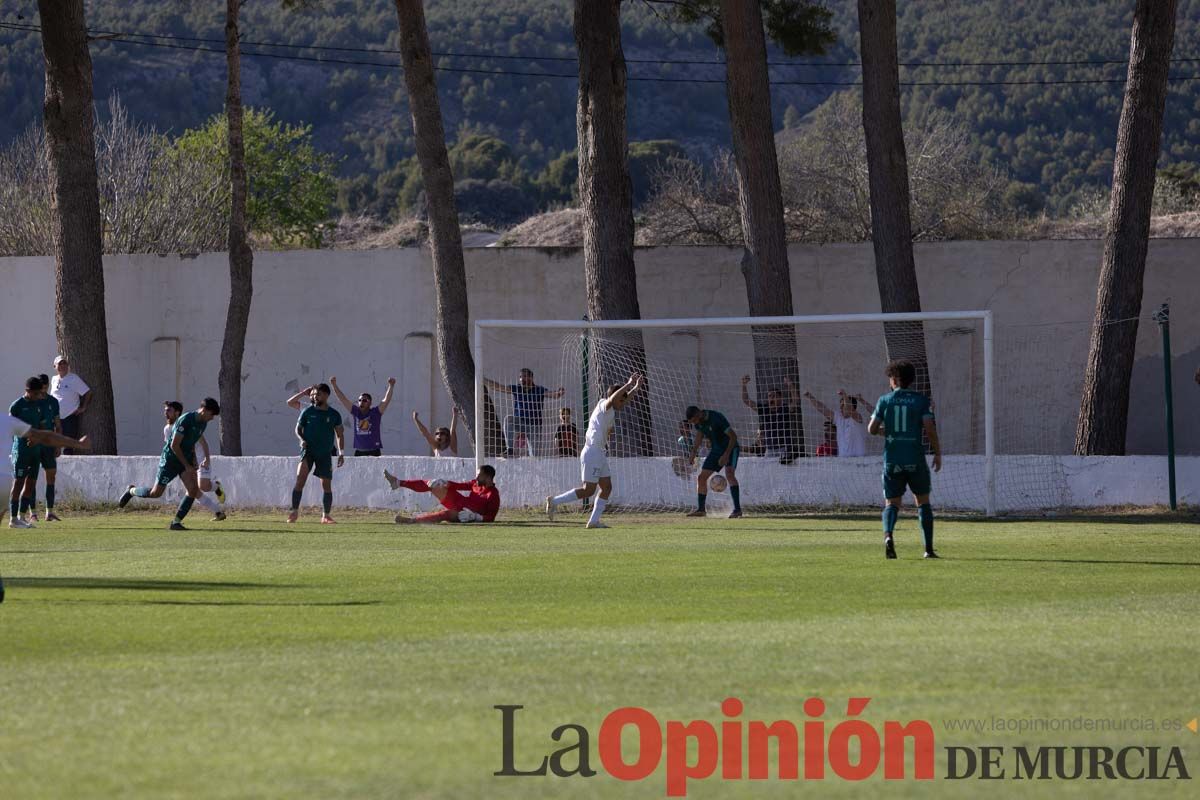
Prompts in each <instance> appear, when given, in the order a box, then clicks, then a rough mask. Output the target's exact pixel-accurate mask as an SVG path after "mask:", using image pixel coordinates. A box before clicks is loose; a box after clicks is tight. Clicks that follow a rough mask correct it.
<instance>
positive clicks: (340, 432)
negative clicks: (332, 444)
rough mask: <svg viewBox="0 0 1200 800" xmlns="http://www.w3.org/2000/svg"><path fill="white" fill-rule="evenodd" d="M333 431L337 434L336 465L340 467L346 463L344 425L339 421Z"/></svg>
mask: <svg viewBox="0 0 1200 800" xmlns="http://www.w3.org/2000/svg"><path fill="white" fill-rule="evenodd" d="M333 433H334V435H335V436H337V450H338V466H339V467H341V466H344V465H345V463H346V427H345V426H344V425H342V424H340V423H339V424H338V426H337V427H336V428H334V429H333Z"/></svg>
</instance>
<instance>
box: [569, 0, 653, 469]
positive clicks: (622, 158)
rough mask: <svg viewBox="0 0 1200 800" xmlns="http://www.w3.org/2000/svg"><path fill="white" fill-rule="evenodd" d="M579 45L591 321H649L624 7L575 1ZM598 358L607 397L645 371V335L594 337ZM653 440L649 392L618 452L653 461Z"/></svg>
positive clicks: (636, 406)
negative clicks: (636, 207)
mask: <svg viewBox="0 0 1200 800" xmlns="http://www.w3.org/2000/svg"><path fill="white" fill-rule="evenodd" d="M575 44H576V47H577V48H578V50H579V104H578V106H577V107H576V113H575V127H576V133H577V135H578V139H579V199H580V203H581V205H582V206H583V212H584V215H583V220H584V221H583V273H584V280H585V282H586V284H587V308H588V318H589V319H593V320H604V319H641V316H642V312H641V309H640V308H639V306H638V294H637V272H636V271H635V269H634V261H633V185H632V183H631V182H630V179H629V165H628V160H627V157H628V147H627V142H626V139H625V80H626V79H625V54H624V53H623V52H622V50H621V0H575ZM591 359H592V361H593V363H594V364H595V365H596V374H597V376H598V382H599V384H600V392H601V394H603V393H604V392H606V391H607V389H608V386H609V385H610V384H612V383H624V382H625V381H626V380H627V379H628V377H629V373H630V372H632V371H637V372H645V370H646V351H645V348H644V343H643V340H642V333H641V331H640V330H622V331H612V330H610V331H605V332H603V334H602V335H598V336H595V337H593V339H592V348H591ZM647 378H648V379H649V376H647ZM589 411H590V410H589ZM585 413H587V412H585ZM652 433H653V427H652V423H651V419H650V401H649V395H648V393H645V392H643V393H641V394H639V395H635V396H634V401H633V403H632V404H631V405H630V413H628V414H627V415H626V417H625V422H623V423H622V424H621V425H620V426H619V430H618V434H617V435H618V436H619V440H618V447H619V451H618V452H621V453H622V454H628V455H653V454H654V441H653V435H652Z"/></svg>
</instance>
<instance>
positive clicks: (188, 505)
mask: <svg viewBox="0 0 1200 800" xmlns="http://www.w3.org/2000/svg"><path fill="white" fill-rule="evenodd" d="M194 502H196V501H195V500H193V499H192V498H191V495H188V496H187V497H185V498H183V500H181V501H180V502H179V510H177V511H176V512H175V521H176V522H183V518H184V517H186V516H187V515H188V512H189V511H191V510H192V503H194Z"/></svg>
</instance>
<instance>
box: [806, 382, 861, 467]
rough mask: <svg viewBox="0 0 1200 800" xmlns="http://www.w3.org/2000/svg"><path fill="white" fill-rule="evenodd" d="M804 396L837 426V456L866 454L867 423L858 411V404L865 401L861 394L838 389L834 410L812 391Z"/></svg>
mask: <svg viewBox="0 0 1200 800" xmlns="http://www.w3.org/2000/svg"><path fill="white" fill-rule="evenodd" d="M804 396H805V397H806V398H808V402H810V403H812V404H813V406H814V407H815V408H816V409H817V411H820V412H821V415H822V416H823V417H825V419H827V420H829V421H830V422H832V423H833V424H834V425H835V426H836V427H837V455H838V458H858V457H860V456H865V455H866V454H867V425H866V422H865V421H864V420H863V418H862V414H861V413H859V411H858V404H859V403H860V402H862V403H864V404H865V403H866V402H867V401H866V400H865V399H864V398H863V396H862V395H861V394H858V395H852V394H847V393H846V390H845V389H840V390H838V410H837V411H836V412H834V411H833V410H832V409H830V408H829V407H828V406H827V405H825V404H824V403H822V402H821V401H820V400H818V399H817V398H815V397H813V394H812V392H805V393H804ZM867 407H868V408H870V406H867Z"/></svg>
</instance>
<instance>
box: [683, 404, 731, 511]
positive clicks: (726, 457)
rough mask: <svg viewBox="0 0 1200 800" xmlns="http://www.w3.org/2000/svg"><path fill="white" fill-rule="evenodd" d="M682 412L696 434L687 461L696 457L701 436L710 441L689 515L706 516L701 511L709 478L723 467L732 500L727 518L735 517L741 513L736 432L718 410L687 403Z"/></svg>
mask: <svg viewBox="0 0 1200 800" xmlns="http://www.w3.org/2000/svg"><path fill="white" fill-rule="evenodd" d="M683 413H684V419H685V420H686V421H687V423H688V424H689V425H691V426H692V427H693V428H694V429H695V430H696V437H695V439H693V441H692V449H691V451H690V452H689V454H688V457H689V462H688V463H689V464H690V463H691V462H692V461H695V460H696V451H697V450H699V449H700V440H701V439H705V438H707V439H708V443H709V448H708V455H707V456H705V457H704V464H703V465H702V466H701V467H700V474H699V475H698V476H697V477H696V510H695V511H692V512H691V513H689V514H688V516H689V517H704V516H708V512H707V511H705V510H704V505H705V501H707V500H708V479H709V477H710V476H711V475H712V474H713V473H714V472H720V471H721V470H725V477H726V479H728V481H729V496H730V497H731V498H732V499H733V511H731V512H730V514H729V518H730V519H737V518H738V517H740V516H741V515H742V495H741V490H742V487H741V486H739V485H738V481H737V462H738V456H740V455H741V453H742V449H741V447H740V446H738V435H737V431H735V430H734V429H733V428H731V427H730V425H729V420H728V419H726V418H725V415H724V414H722V413H721V412H719V411H709V410H705V409H701V408H699V407H697V406H688V407H687V409H686V410H685V411H684V412H683Z"/></svg>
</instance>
